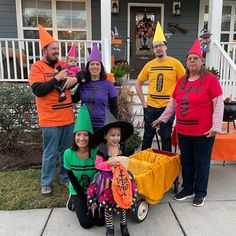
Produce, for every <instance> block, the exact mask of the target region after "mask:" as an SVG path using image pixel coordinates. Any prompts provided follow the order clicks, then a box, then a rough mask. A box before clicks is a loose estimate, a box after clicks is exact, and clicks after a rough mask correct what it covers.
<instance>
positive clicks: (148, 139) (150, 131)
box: [142, 106, 175, 152]
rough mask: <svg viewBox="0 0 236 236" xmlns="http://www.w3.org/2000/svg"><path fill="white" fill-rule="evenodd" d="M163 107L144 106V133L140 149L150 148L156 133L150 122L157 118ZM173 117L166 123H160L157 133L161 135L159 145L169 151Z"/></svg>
mask: <svg viewBox="0 0 236 236" xmlns="http://www.w3.org/2000/svg"><path fill="white" fill-rule="evenodd" d="M164 110H165V107H163V108H154V107H150V106H148V107H147V108H144V110H143V112H144V123H145V124H144V135H143V142H142V150H145V149H147V148H150V147H151V146H152V140H153V138H154V135H155V133H156V128H153V127H152V122H153V121H154V120H156V119H157V118H159V117H160V116H161V114H162V113H163V112H164ZM174 119H175V115H173V116H172V117H171V118H170V119H169V120H168V122H167V123H161V125H160V130H159V135H160V137H161V145H162V150H164V151H169V152H171V133H172V125H173V122H174Z"/></svg>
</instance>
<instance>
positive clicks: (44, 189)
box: [41, 186, 52, 196]
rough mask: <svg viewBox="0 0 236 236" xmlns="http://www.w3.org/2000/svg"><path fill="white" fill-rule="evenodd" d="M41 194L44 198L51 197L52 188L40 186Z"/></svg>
mask: <svg viewBox="0 0 236 236" xmlns="http://www.w3.org/2000/svg"><path fill="white" fill-rule="evenodd" d="M41 193H42V194H43V195H44V196H50V195H52V188H51V186H42V188H41Z"/></svg>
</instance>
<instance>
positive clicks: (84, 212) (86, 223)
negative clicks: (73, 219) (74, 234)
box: [71, 194, 105, 229]
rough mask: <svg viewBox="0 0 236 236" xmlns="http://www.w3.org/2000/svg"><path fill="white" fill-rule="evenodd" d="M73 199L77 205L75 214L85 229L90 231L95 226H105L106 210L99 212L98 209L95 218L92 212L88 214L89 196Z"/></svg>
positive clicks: (75, 196)
mask: <svg viewBox="0 0 236 236" xmlns="http://www.w3.org/2000/svg"><path fill="white" fill-rule="evenodd" d="M71 197H72V200H73V202H74V205H75V212H76V215H77V217H78V220H79V223H80V225H81V226H82V227H83V228H85V229H88V228H91V227H92V226H93V225H97V226H103V225H105V218H104V210H102V209H101V210H100V212H99V211H98V208H97V209H96V210H95V214H94V217H93V215H92V212H91V211H89V212H88V207H87V196H86V195H85V194H83V195H82V196H78V195H72V196H71Z"/></svg>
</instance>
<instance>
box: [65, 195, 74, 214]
mask: <svg viewBox="0 0 236 236" xmlns="http://www.w3.org/2000/svg"><path fill="white" fill-rule="evenodd" d="M66 209H67V210H68V211H75V205H74V202H73V200H72V198H71V195H70V196H69V198H68V200H67V203H66Z"/></svg>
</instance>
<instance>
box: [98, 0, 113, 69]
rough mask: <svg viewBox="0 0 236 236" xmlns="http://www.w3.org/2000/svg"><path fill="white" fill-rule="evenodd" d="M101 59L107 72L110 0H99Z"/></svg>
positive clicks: (109, 46)
mask: <svg viewBox="0 0 236 236" xmlns="http://www.w3.org/2000/svg"><path fill="white" fill-rule="evenodd" d="M100 3H101V40H102V44H103V45H102V46H103V54H102V61H103V64H104V67H105V69H106V71H107V72H110V70H111V0H101V1H100Z"/></svg>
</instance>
